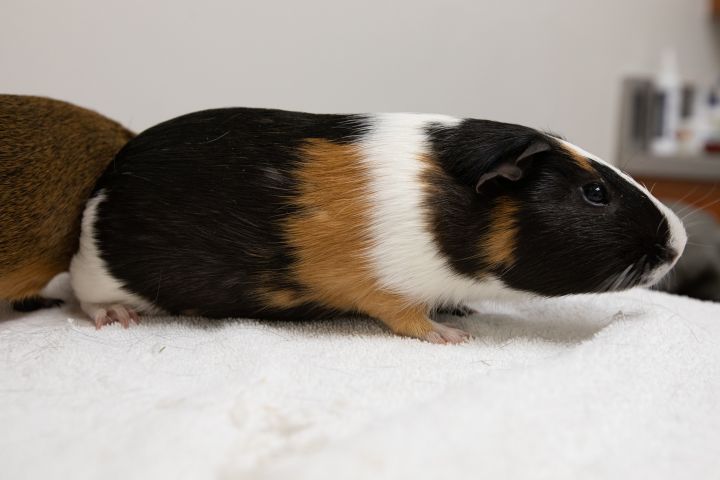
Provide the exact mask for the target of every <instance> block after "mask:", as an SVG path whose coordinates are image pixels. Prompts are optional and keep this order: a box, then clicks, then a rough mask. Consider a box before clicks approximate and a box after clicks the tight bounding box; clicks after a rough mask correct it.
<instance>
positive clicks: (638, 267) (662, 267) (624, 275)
mask: <svg viewBox="0 0 720 480" xmlns="http://www.w3.org/2000/svg"><path fill="white" fill-rule="evenodd" d="M657 247H658V248H657V249H655V250H654V251H653V252H652V253H650V254H645V255H642V256H641V257H640V258H639V259H637V260H636V261H635V262H633V263H631V264H629V265H628V266H627V267H625V269H624V270H622V271H621V272H618V273H616V274H614V275H611V276H610V277H609V278H608V279H606V280H605V281H604V282H603V284H602V285H601V286H600V291H603V292H612V291H618V290H626V289H628V288H632V287H638V286H642V287H650V286H652V285H655V284H656V283H658V282H659V281H660V280H661V279H662V278H663V277H664V276H665V275H666V274H667V273H668V272H669V271H670V269H672V267H673V266H674V265H675V262H677V260H678V258H679V257H680V254H679V253H678V252H676V251H674V250H673V249H671V248H667V247H662V246H659V245H657Z"/></svg>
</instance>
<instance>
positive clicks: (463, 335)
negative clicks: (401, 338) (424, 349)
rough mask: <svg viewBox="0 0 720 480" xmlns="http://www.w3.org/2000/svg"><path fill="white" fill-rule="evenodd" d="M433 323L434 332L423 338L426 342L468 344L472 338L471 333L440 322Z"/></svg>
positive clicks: (431, 331)
mask: <svg viewBox="0 0 720 480" xmlns="http://www.w3.org/2000/svg"><path fill="white" fill-rule="evenodd" d="M431 323H432V330H430V331H429V332H428V333H426V334H425V335H424V336H423V337H422V340H425V341H426V342H430V343H440V344H447V343H450V344H458V343H464V342H467V341H468V340H470V338H472V337H471V335H470V334H469V333H467V332H466V331H464V330H460V329H459V328H455V327H450V326H447V325H443V324H442V323H438V322H432V321H431Z"/></svg>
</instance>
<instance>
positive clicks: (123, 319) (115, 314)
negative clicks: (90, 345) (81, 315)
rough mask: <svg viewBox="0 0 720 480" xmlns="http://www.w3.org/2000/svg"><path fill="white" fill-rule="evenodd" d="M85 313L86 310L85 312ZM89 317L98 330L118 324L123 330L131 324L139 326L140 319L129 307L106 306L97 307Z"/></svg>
mask: <svg viewBox="0 0 720 480" xmlns="http://www.w3.org/2000/svg"><path fill="white" fill-rule="evenodd" d="M86 311H87V310H86ZM88 314H90V316H91V317H92V319H93V320H94V321H95V329H96V330H100V329H101V328H102V327H104V326H105V325H110V324H111V323H115V322H118V323H120V325H122V326H123V328H128V327H129V326H130V324H131V323H134V324H135V325H139V324H140V318H139V317H138V314H137V312H135V310H133V309H132V308H130V307H126V306H124V305H119V304H116V305H108V306H105V307H100V306H97V307H95V308H93V312H92V313H90V312H88Z"/></svg>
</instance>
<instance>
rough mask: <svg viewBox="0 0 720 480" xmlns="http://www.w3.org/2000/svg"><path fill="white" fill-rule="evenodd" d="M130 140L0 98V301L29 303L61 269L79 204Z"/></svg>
mask: <svg viewBox="0 0 720 480" xmlns="http://www.w3.org/2000/svg"><path fill="white" fill-rule="evenodd" d="M131 137H132V134H131V133H130V132H129V131H128V130H126V129H125V128H123V127H122V126H121V125H119V124H117V123H115V122H113V121H112V120H109V119H107V118H105V117H103V116H101V115H99V114H97V113H95V112H93V111H90V110H86V109H84V108H80V107H77V106H75V105H71V104H69V103H65V102H61V101H58V100H52V99H49V98H41V97H33V96H22V95H0V299H6V300H23V299H26V298H28V297H30V296H33V295H36V294H37V293H38V292H39V291H40V290H41V289H42V288H43V286H45V284H46V283H47V282H48V281H49V280H50V279H51V278H52V277H53V276H55V275H56V274H58V273H60V272H63V271H66V270H67V269H68V267H69V264H70V259H71V257H72V255H73V253H74V252H75V251H76V250H77V245H78V238H79V236H80V217H81V214H82V211H83V208H84V206H85V202H86V201H87V198H88V197H89V195H90V192H91V191H92V189H93V186H94V185H95V182H96V180H97V179H98V177H99V176H100V174H101V173H102V171H103V170H104V169H105V167H107V164H108V163H109V162H110V161H111V160H112V158H113V155H115V153H117V151H118V150H119V149H120V148H121V147H122V146H123V145H124V144H125V143H126V142H127V141H128V140H129V139H130V138H131Z"/></svg>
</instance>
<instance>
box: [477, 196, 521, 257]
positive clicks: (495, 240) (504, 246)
mask: <svg viewBox="0 0 720 480" xmlns="http://www.w3.org/2000/svg"><path fill="white" fill-rule="evenodd" d="M519 209H520V207H519V205H518V204H517V202H515V201H514V200H510V199H507V198H500V199H498V201H497V202H496V204H495V206H494V207H493V209H492V212H491V217H490V227H489V229H488V234H487V236H486V237H485V238H484V239H483V242H482V251H483V252H484V253H485V258H486V259H487V261H488V262H489V263H491V264H493V265H505V266H510V265H512V264H513V262H514V261H515V239H516V238H517V233H518V227H517V217H516V215H517V212H518V210H519Z"/></svg>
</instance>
